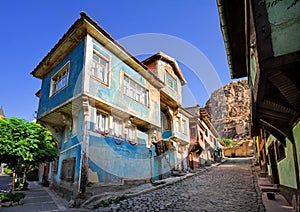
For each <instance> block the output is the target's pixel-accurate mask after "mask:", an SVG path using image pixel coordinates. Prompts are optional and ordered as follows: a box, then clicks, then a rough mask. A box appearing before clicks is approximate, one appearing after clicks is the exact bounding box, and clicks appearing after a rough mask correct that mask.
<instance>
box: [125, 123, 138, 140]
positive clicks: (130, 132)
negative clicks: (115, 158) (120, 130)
mask: <svg viewBox="0 0 300 212" xmlns="http://www.w3.org/2000/svg"><path fill="white" fill-rule="evenodd" d="M125 139H126V140H127V141H131V142H135V141H136V130H135V127H133V126H128V127H126V128H125Z"/></svg>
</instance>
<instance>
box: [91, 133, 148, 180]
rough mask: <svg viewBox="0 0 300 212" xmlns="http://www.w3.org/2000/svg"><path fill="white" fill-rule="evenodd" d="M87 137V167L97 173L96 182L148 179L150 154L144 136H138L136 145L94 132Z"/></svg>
mask: <svg viewBox="0 0 300 212" xmlns="http://www.w3.org/2000/svg"><path fill="white" fill-rule="evenodd" d="M139 134H140V133H138V135H139ZM89 138H90V139H89V169H90V171H92V172H94V173H96V174H97V175H98V182H111V181H120V180H121V179H147V178H149V179H150V155H149V149H148V148H147V147H146V140H145V139H144V138H141V137H139V138H138V144H137V145H131V144H130V143H128V142H127V141H123V143H121V142H122V140H120V139H116V138H113V137H110V136H106V137H105V136H101V135H100V134H99V135H96V134H95V133H94V135H90V136H89ZM120 143H121V144H120Z"/></svg>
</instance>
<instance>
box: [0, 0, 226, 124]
mask: <svg viewBox="0 0 300 212" xmlns="http://www.w3.org/2000/svg"><path fill="white" fill-rule="evenodd" d="M80 11H85V12H86V13H87V14H88V15H89V16H90V17H91V18H93V19H94V20H95V21H96V22H97V23H98V24H99V25H100V26H101V27H102V28H104V29H105V30H106V31H107V32H108V33H109V34H110V35H111V36H112V37H113V38H114V39H116V40H119V39H122V38H124V37H127V36H132V35H137V34H142V33H156V34H163V35H167V36H171V37H172V36H175V38H177V39H181V40H182V41H184V42H187V43H189V44H191V45H192V46H193V47H195V48H196V49H197V50H199V51H201V52H202V53H203V56H202V59H203V58H204V59H207V61H208V62H209V63H211V64H212V66H213V67H214V69H215V70H216V72H217V75H218V77H219V78H220V80H221V84H222V85H224V84H227V83H229V82H230V81H231V79H230V75H229V68H228V64H227V58H226V54H225V47H224V43H223V39H222V35H221V30H220V23H219V16H218V10H217V5H216V1H214V0H201V1H199V0H188V1H182V0H163V1H159V0H152V1H142V0H128V1H124V0H119V1H114V0H111V1H99V0H86V1H80V0H63V1H57V0H52V1H38V0H35V1H34V0H24V1H22V0H19V1H14V0H10V1H4V0H2V1H0V20H1V33H0V41H1V47H0V72H1V78H0V79H1V80H0V106H2V107H3V110H4V113H5V115H6V117H13V116H15V117H19V118H25V119H27V120H29V121H31V120H32V119H33V118H34V112H35V111H36V110H37V108H38V98H37V97H35V95H34V94H35V92H36V91H38V90H39V88H40V85H41V81H40V80H38V79H35V78H34V77H33V76H31V75H30V72H31V71H32V70H33V69H34V68H35V66H36V65H37V64H38V63H39V62H40V61H41V60H42V59H43V57H44V56H45V55H46V54H47V53H48V51H49V50H50V49H51V48H52V47H53V46H54V45H55V44H56V42H57V41H58V40H59V39H60V38H61V37H62V35H63V34H64V33H65V32H66V31H67V29H68V28H69V27H70V26H71V25H72V24H73V23H74V22H75V21H76V19H78V18H79V17H80V14H79V13H80ZM172 38H174V37H172ZM120 43H121V44H122V45H123V43H122V42H120ZM149 45H151V44H149ZM125 48H127V47H126V46H125ZM127 49H128V48H127ZM128 50H129V51H130V52H132V50H131V49H130V48H129V49H128ZM180 51H181V49H177V52H180ZM166 53H167V54H170V55H171V56H173V57H174V56H176V54H173V55H172V52H166ZM181 54H183V53H181ZM184 54H185V55H189V58H193V56H194V53H193V52H184ZM138 58H140V57H138ZM193 60H194V61H198V62H199V61H201V59H198V58H196V57H195V58H193ZM179 62H180V65H181V67H182V71H183V74H184V75H185V77H186V79H187V82H188V84H187V85H186V86H187V87H188V89H189V90H190V91H191V92H192V93H193V96H194V98H195V101H196V102H197V103H198V104H199V105H200V106H203V105H205V102H206V101H207V100H208V95H209V94H208V93H209V92H210V91H208V90H207V89H205V88H204V86H203V85H202V80H203V79H200V80H199V78H197V77H196V75H195V70H192V71H191V70H189V69H188V68H187V67H188V66H189V65H190V64H187V63H190V62H186V61H179ZM205 66H207V64H204V65H203V67H205ZM194 67H196V66H194ZM200 69H201V70H200ZM206 69H207V68H203V69H202V68H199V70H196V72H199V73H204V75H202V76H206V77H208V78H210V76H211V75H210V74H209V72H208V73H205V70H206ZM200 75H201V74H200ZM212 79H213V78H212ZM205 80H206V81H207V79H205ZM205 80H204V81H205ZM213 80H214V79H213ZM209 84H213V83H209ZM215 89H217V87H216V88H215ZM184 99H185V100H184V101H186V99H187V97H186V98H184ZM186 106H189V104H186Z"/></svg>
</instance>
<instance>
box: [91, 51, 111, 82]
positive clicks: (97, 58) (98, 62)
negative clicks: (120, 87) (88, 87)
mask: <svg viewBox="0 0 300 212" xmlns="http://www.w3.org/2000/svg"><path fill="white" fill-rule="evenodd" d="M91 76H92V77H94V78H95V79H96V80H98V81H100V82H101V83H103V84H105V85H108V77H109V59H107V58H105V57H104V56H102V55H101V54H99V53H97V52H95V51H94V53H93V59H92V68H91Z"/></svg>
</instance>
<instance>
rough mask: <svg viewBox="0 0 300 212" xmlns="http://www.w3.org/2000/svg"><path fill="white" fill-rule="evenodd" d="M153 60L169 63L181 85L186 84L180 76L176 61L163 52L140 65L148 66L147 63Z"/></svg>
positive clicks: (180, 72)
mask: <svg viewBox="0 0 300 212" xmlns="http://www.w3.org/2000/svg"><path fill="white" fill-rule="evenodd" d="M154 60H163V61H166V62H168V63H170V65H171V66H172V67H173V70H174V72H175V74H176V75H177V76H178V77H179V79H180V82H181V85H185V84H186V80H185V78H184V76H183V74H182V71H181V69H180V67H179V65H178V63H177V61H176V60H175V59H174V58H172V57H170V56H168V55H167V54H165V53H163V52H158V53H156V54H154V55H152V56H151V57H149V58H147V59H145V60H144V61H143V62H142V63H143V64H145V65H148V64H149V63H151V62H153V61H154Z"/></svg>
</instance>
